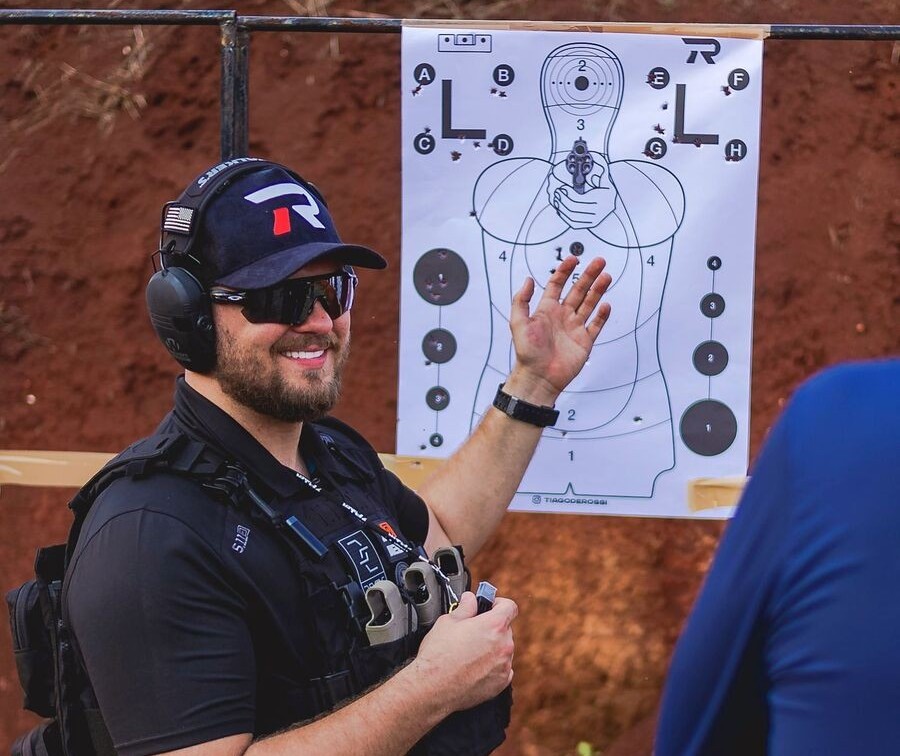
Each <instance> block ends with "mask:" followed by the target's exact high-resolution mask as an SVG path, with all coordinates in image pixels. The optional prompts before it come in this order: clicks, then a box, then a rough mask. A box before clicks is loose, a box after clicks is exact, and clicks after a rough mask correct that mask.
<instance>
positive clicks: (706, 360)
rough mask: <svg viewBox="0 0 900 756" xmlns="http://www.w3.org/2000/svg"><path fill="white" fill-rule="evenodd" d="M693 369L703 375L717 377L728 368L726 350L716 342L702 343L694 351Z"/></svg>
mask: <svg viewBox="0 0 900 756" xmlns="http://www.w3.org/2000/svg"><path fill="white" fill-rule="evenodd" d="M693 360H694V367H695V368H697V371H698V372H699V373H702V374H703V375H709V376H713V375H718V374H719V373H721V372H722V371H723V370H724V369H725V368H726V367H727V366H728V350H727V349H726V348H725V345H724V344H721V343H720V342H718V341H704V342H703V343H702V344H701V345H700V346H698V347H697V348H696V349H695V350H694V357H693Z"/></svg>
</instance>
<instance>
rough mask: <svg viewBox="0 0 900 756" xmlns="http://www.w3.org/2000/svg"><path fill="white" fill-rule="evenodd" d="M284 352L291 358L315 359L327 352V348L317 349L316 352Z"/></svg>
mask: <svg viewBox="0 0 900 756" xmlns="http://www.w3.org/2000/svg"><path fill="white" fill-rule="evenodd" d="M282 354H283V355H284V356H285V357H287V358H288V359H291V360H315V359H317V358H319V357H321V356H322V355H323V354H325V350H324V349H317V350H316V351H314V352H282Z"/></svg>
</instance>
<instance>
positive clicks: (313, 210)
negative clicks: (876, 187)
mask: <svg viewBox="0 0 900 756" xmlns="http://www.w3.org/2000/svg"><path fill="white" fill-rule="evenodd" d="M293 194H300V195H302V196H304V197H306V200H307V202H308V203H309V204H306V205H291V210H293V211H294V212H295V213H297V215H299V216H300V217H301V218H303V220H305V221H306V222H307V223H308V224H309V225H310V226H312V227H313V228H325V226H324V225H322V221H320V220H319V218H318V215H319V210H320V209H321V208H320V206H319V203H318V202H317V201H316V198H315V197H313V195H312V194H311V193H310V192H308V191H306V189H304V188H303V187H302V186H300V184H292V183H283V184H272V186H266V187H263V188H262V189H257V190H256V191H255V192H251V193H250V194H248V195H247V196H246V197H244V199H245V200H249V201H250V202H252V203H253V204H254V205H259V204H260V203H262V202H265V201H266V200H270V199H275V198H276V197H288V196H290V195H293ZM274 212H275V225H274V228H273V229H272V232H273V233H274V234H275V236H281V235H282V234H289V233H290V232H291V218H290V214H289V213H288V209H287V208H286V207H276V208H275V211H274Z"/></svg>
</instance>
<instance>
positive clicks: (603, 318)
mask: <svg viewBox="0 0 900 756" xmlns="http://www.w3.org/2000/svg"><path fill="white" fill-rule="evenodd" d="M611 312H612V308H611V307H610V306H609V302H601V303H600V306H599V307H598V308H597V314H596V315H594V317H593V318H592V319H591V322H590V323H588V324H587V325H586V326H585V330H587V332H588V336H590V337H591V341H596V339H597V337H598V336H599V335H600V331H602V330H603V326H605V325H606V323H607V321H608V320H609V315H610V313H611Z"/></svg>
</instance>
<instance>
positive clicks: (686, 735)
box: [656, 414, 791, 756]
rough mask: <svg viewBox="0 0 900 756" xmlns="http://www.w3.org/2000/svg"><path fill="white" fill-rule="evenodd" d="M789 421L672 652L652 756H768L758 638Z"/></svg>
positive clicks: (774, 562) (784, 493) (783, 487)
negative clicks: (752, 755)
mask: <svg viewBox="0 0 900 756" xmlns="http://www.w3.org/2000/svg"><path fill="white" fill-rule="evenodd" d="M787 417H788V415H787V414H786V415H785V416H784V417H783V418H782V421H781V422H780V423H779V424H778V425H776V427H775V428H774V429H773V431H772V433H771V435H770V438H769V439H768V441H767V443H766V445H765V448H764V449H763V451H762V453H761V454H760V457H759V459H758V462H757V464H756V467H755V469H754V471H753V476H752V478H751V480H750V482H749V483H748V484H747V488H746V490H745V492H744V496H743V497H742V499H741V502H740V505H739V506H738V509H737V512H736V514H735V517H734V519H733V520H732V522H731V523H730V524H729V526H728V528H727V530H726V532H725V535H724V537H723V539H722V541H721V543H720V545H719V549H718V551H717V553H716V555H715V559H714V560H713V564H712V567H711V568H710V571H709V574H708V575H707V578H706V582H705V584H704V586H703V588H702V590H701V593H700V595H699V597H698V599H697V602H696V604H695V605H694V608H693V610H692V612H691V615H690V617H689V618H688V621H687V624H686V626H685V628H684V631H683V633H682V635H681V638H680V639H679V641H678V643H677V645H676V648H675V653H674V655H673V657H672V663H671V666H670V669H669V675H668V679H667V682H666V686H665V690H664V693H663V699H662V708H661V711H660V718H659V724H658V729H657V738H656V755H657V756H670V755H671V756H675V755H676V754H677V756H691V755H699V754H710V755H711V754H722V753H729V754H744V753H764V752H765V737H766V725H765V721H764V720H765V712H766V708H765V698H764V689H763V686H764V664H763V648H764V647H763V643H764V637H763V636H764V632H763V631H764V624H765V612H766V602H767V599H768V597H769V596H770V593H771V590H772V586H773V584H774V581H775V578H776V575H777V569H778V564H779V562H780V560H781V558H782V552H783V549H784V543H785V541H786V538H787V536H786V534H787V529H788V523H789V519H790V500H791V496H790V491H789V485H790V475H789V447H788V439H787V435H788V429H787V422H786V420H787Z"/></svg>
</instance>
